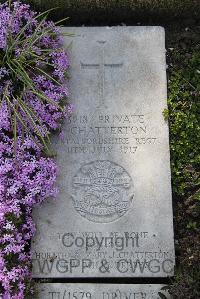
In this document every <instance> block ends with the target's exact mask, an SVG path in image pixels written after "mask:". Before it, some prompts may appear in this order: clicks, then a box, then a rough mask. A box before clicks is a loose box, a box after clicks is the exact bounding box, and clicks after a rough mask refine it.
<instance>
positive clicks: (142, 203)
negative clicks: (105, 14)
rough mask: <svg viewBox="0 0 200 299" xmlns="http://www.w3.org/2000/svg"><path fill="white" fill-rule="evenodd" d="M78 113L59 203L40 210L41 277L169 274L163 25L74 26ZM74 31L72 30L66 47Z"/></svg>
mask: <svg viewBox="0 0 200 299" xmlns="http://www.w3.org/2000/svg"><path fill="white" fill-rule="evenodd" d="M64 30H65V31H67V32H70V33H74V34H75V37H73V38H71V39H72V45H71V47H70V58H71V80H70V91H71V101H72V102H73V103H74V104H75V112H74V114H73V115H72V116H71V117H70V118H69V119H68V120H67V121H66V122H65V124H64V126H63V132H64V138H63V140H61V139H59V138H58V137H55V139H54V141H53V144H54V146H55V150H56V151H57V162H58V165H59V167H60V175H59V179H58V185H59V188H60V194H59V196H58V200H57V201H53V202H52V201H51V200H49V201H48V202H46V203H45V204H43V206H42V208H40V209H38V210H35V213H34V218H35V221H36V224H37V234H36V237H35V239H34V241H33V243H32V250H33V273H34V276H35V277H108V276H109V277H121V276H123V277H124V276H126V277H134V276H135V277H166V276H171V275H173V266H174V243H173V223H172V222H173V221H172V219H173V217H172V202H171V185H170V157H169V136H168V124H167V123H166V122H165V120H164V118H163V115H162V112H163V110H164V109H165V108H166V98H167V92H166V89H167V88H166V63H165V34H164V30H163V28H161V27H113V28H105V27H101V28H84V27H82V28H67V29H64ZM69 43H70V39H69V38H66V46H67V45H68V44H69Z"/></svg>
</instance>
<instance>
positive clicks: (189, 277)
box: [164, 31, 200, 299]
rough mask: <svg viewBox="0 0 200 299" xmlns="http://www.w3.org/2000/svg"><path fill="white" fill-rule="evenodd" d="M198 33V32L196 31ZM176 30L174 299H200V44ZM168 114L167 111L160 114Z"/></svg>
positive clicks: (171, 115)
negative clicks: (175, 259)
mask: <svg viewBox="0 0 200 299" xmlns="http://www.w3.org/2000/svg"><path fill="white" fill-rule="evenodd" d="M197 34H198V32H197ZM197 34H196V32H195V31H191V32H189V33H188V34H187V38H186V34H185V33H184V34H182V36H181V34H180V33H179V34H178V38H177V37H176V38H177V39H176V40H175V41H173V42H172V46H173V48H171V50H170V51H169V52H168V57H169V61H168V64H169V98H168V109H169V111H168V120H169V126H170V149H171V169H172V187H173V203H174V213H175V222H174V224H175V239H176V256H177V267H176V275H175V279H174V282H173V283H172V285H171V286H170V289H169V292H170V294H172V297H173V298H174V299H185V298H187V299H197V298H200V271H199V268H200V267H199V266H198V265H199V258H200V256H199V255H200V235H199V231H200V227H199V221H198V219H199V215H200V206H199V198H200V71H199V70H200V44H199V35H198V37H197ZM166 114H167V113H166V112H165V113H164V115H166Z"/></svg>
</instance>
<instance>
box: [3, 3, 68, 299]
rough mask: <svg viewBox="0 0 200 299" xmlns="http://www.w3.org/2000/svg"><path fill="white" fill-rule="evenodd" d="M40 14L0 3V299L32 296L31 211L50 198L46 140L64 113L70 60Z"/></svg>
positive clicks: (52, 176)
mask: <svg viewBox="0 0 200 299" xmlns="http://www.w3.org/2000/svg"><path fill="white" fill-rule="evenodd" d="M46 17H47V13H42V14H37V13H35V12H33V11H31V10H30V7H29V5H26V4H22V3H21V2H19V1H15V2H13V3H12V4H10V3H5V4H2V5H0V298H3V299H11V298H12V299H22V298H27V294H28V293H30V292H32V289H31V288H30V287H29V286H30V282H31V252H30V240H31V238H32V236H33V234H34V232H35V225H34V223H33V220H32V209H33V207H35V206H38V205H39V204H40V203H41V202H42V201H44V200H45V199H46V198H47V197H49V196H52V197H55V195H56V193H57V189H56V187H55V181H56V175H57V167H56V163H55V161H54V160H53V158H52V156H51V157H50V155H49V153H50V148H49V135H50V132H51V131H52V130H55V129H57V130H59V129H60V126H61V120H62V118H63V116H66V115H67V113H68V112H70V110H71V107H70V106H69V105H66V103H65V101H64V99H66V97H67V96H68V90H67V87H66V86H65V79H66V75H67V70H68V67H69V60H68V57H67V55H66V53H65V51H64V50H63V48H62V38H61V34H60V33H59V30H58V28H57V27H56V26H55V25H56V24H54V23H53V22H49V21H47V20H46Z"/></svg>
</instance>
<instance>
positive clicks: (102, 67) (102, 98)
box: [81, 41, 123, 108]
mask: <svg viewBox="0 0 200 299" xmlns="http://www.w3.org/2000/svg"><path fill="white" fill-rule="evenodd" d="M97 42H98V43H99V44H100V45H102V51H101V62H100V63H97V64H94V63H93V64H92V63H91V64H89V63H83V62H81V68H82V69H99V75H100V82H99V84H100V91H99V92H100V94H99V97H100V101H99V105H98V108H99V107H101V106H104V107H106V105H105V69H106V68H107V67H110V68H120V67H122V66H123V63H122V62H121V63H105V49H104V45H105V43H106V41H97Z"/></svg>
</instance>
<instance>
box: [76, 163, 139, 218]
mask: <svg viewBox="0 0 200 299" xmlns="http://www.w3.org/2000/svg"><path fill="white" fill-rule="evenodd" d="M72 185H73V202H74V207H75V209H76V211H77V212H78V213H79V214H80V215H81V216H83V217H85V218H87V219H88V220H90V221H93V222H99V223H107V222H112V221H114V220H117V219H118V218H120V217H121V216H123V215H124V214H125V213H126V212H127V211H128V210H129V209H130V207H131V204H132V200H133V181H132V179H131V177H130V175H129V174H128V172H127V171H126V170H125V169H124V168H123V167H122V166H120V165H118V164H116V163H114V162H111V161H107V160H97V161H93V162H90V163H87V164H85V165H83V166H82V167H81V168H80V169H79V170H78V172H77V173H76V175H75V176H74V177H73V182H72Z"/></svg>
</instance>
